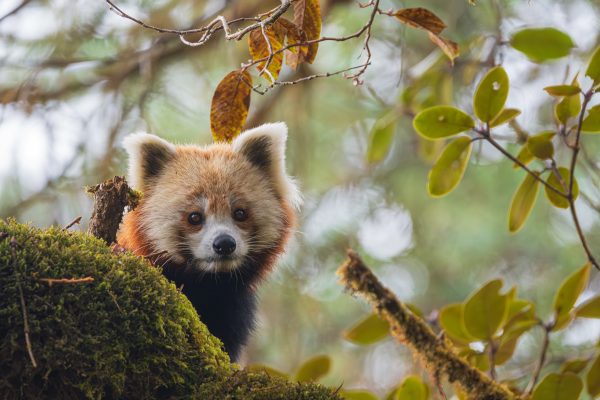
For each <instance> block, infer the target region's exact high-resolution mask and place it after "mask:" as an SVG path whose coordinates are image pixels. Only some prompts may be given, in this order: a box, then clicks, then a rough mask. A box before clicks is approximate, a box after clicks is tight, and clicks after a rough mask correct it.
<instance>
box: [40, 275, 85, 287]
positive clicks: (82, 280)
mask: <svg viewBox="0 0 600 400" xmlns="http://www.w3.org/2000/svg"><path fill="white" fill-rule="evenodd" d="M37 279H38V281H42V282H44V283H47V284H48V286H52V285H54V284H55V283H59V284H67V285H70V284H77V283H89V282H94V278H92V277H91V276H86V277H85V278H37Z"/></svg>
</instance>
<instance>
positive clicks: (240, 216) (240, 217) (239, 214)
mask: <svg viewBox="0 0 600 400" xmlns="http://www.w3.org/2000/svg"><path fill="white" fill-rule="evenodd" d="M247 218H248V214H247V213H246V210H242V209H241V208H238V209H237V210H235V211H234V212H233V219H235V220H236V221H240V222H241V221H245V220H246V219H247Z"/></svg>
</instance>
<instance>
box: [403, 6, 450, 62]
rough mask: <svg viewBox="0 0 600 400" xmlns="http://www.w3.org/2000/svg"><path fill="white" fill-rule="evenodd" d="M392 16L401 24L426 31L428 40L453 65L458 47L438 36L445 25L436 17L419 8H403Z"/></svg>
mask: <svg viewBox="0 0 600 400" xmlns="http://www.w3.org/2000/svg"><path fill="white" fill-rule="evenodd" d="M393 15H394V17H396V18H397V19H398V20H399V21H400V22H402V23H403V24H406V25H408V26H410V27H413V28H417V29H423V30H425V31H427V33H428V34H429V39H431V41H432V42H433V43H435V45H436V46H438V47H439V48H440V49H441V50H442V51H443V52H444V54H446V56H448V58H449V59H450V61H451V62H452V63H454V59H455V58H456V57H458V54H459V52H458V45H457V44H456V43H454V42H453V41H451V40H448V39H445V38H443V37H441V36H440V33H442V31H443V30H444V29H445V28H446V24H445V23H444V21H442V20H441V19H440V18H439V17H438V16H437V15H435V14H434V13H432V12H431V11H429V10H427V9H425V8H420V7H419V8H403V9H400V10H398V11H396V12H395V13H394V14H393Z"/></svg>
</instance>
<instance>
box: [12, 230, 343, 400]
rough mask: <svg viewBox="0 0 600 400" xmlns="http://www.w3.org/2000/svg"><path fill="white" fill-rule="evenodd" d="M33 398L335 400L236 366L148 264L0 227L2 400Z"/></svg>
mask: <svg viewBox="0 0 600 400" xmlns="http://www.w3.org/2000/svg"><path fill="white" fill-rule="evenodd" d="M26 323H27V326H25V324H26ZM33 398H35V399H42V398H52V399H56V398H60V399H80V398H95V399H98V398H135V399H144V398H147V399H155V398H199V399H227V398H236V399H237V398H240V399H253V398H256V399H331V398H338V396H337V395H336V394H335V393H333V391H332V390H331V389H328V388H325V387H323V386H320V385H316V384H299V383H292V382H288V381H286V380H284V379H281V378H277V377H270V376H267V375H265V374H263V373H255V372H247V371H244V370H240V369H239V367H238V366H237V365H236V364H231V363H230V361H229V358H228V356H227V354H226V353H225V352H224V351H223V350H222V349H221V343H220V342H219V340H218V339H217V338H215V337H213V336H212V335H210V333H209V332H208V330H207V329H206V327H205V326H204V325H203V324H202V323H201V322H200V320H199V318H198V315H197V314H196V312H195V310H194V309H193V307H192V306H191V304H190V303H189V302H188V300H187V299H186V298H185V296H183V295H182V294H181V293H179V292H178V291H177V289H176V288H175V287H174V285H173V284H171V283H169V282H168V281H167V280H166V279H164V277H163V276H162V274H161V272H160V271H159V269H158V268H156V267H154V266H152V265H150V264H149V263H147V262H146V261H144V260H142V259H140V258H138V257H135V256H133V255H131V254H128V253H121V254H113V253H112V252H111V250H110V249H109V248H108V247H107V246H106V244H105V243H103V242H102V241H101V240H99V239H96V238H94V237H92V236H90V235H87V234H82V233H72V232H67V231H65V230H62V229H59V228H51V229H48V230H39V229H35V228H31V227H28V226H24V225H20V224H17V223H15V222H14V221H8V222H6V221H2V220H0V399H33Z"/></svg>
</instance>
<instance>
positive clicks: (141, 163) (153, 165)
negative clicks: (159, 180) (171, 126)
mask: <svg viewBox="0 0 600 400" xmlns="http://www.w3.org/2000/svg"><path fill="white" fill-rule="evenodd" d="M123 147H125V150H127V153H128V154H129V183H130V185H132V186H133V187H134V188H136V189H138V190H142V191H143V190H144V189H146V185H148V184H149V183H150V180H152V179H153V178H155V177H156V176H158V175H159V174H160V172H161V171H162V170H163V168H164V166H165V165H166V164H167V163H168V162H169V161H170V160H171V159H172V158H173V157H174V156H175V146H174V145H173V144H171V143H169V142H167V141H166V140H164V139H161V138H159V137H158V136H155V135H150V134H148V133H134V134H131V135H129V136H127V137H126V138H125V139H124V140H123Z"/></svg>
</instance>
